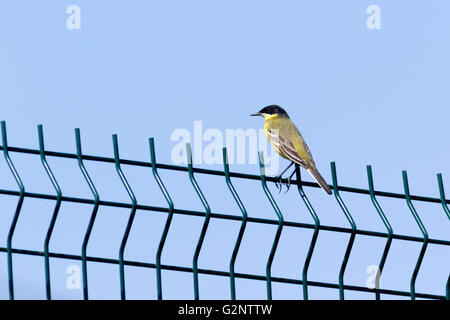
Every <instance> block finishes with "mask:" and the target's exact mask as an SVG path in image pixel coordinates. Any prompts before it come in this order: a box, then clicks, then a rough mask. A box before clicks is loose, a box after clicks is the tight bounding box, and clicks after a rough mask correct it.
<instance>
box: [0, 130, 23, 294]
mask: <svg viewBox="0 0 450 320" xmlns="http://www.w3.org/2000/svg"><path fill="white" fill-rule="evenodd" d="M1 127H2V141H3V155H4V157H5V160H6V163H7V164H8V167H9V169H10V171H11V173H12V175H13V177H14V180H15V181H16V183H17V186H18V187H19V200H18V201H17V205H16V210H15V212H14V216H13V218H12V221H11V225H10V227H9V232H8V237H7V239H6V248H7V249H6V250H7V251H6V252H7V256H8V287H9V299H10V300H14V277H13V261H12V240H13V236H14V231H15V230H16V225H17V221H18V220H19V215H20V210H21V209H22V204H23V200H24V198H25V187H24V185H23V183H22V179H20V176H19V173H18V172H17V170H16V168H15V167H14V164H13V162H12V160H11V158H10V156H9V152H8V139H7V136H6V123H5V121H2V122H1Z"/></svg>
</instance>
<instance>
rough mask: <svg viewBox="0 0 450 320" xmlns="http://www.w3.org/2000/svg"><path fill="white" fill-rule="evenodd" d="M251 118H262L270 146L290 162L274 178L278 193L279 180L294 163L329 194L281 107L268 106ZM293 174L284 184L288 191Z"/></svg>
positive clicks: (300, 138) (305, 146)
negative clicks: (303, 169)
mask: <svg viewBox="0 0 450 320" xmlns="http://www.w3.org/2000/svg"><path fill="white" fill-rule="evenodd" d="M251 116H261V117H264V119H265V122H264V132H265V133H266V136H267V139H268V140H269V142H270V144H271V145H272V147H273V148H274V149H275V150H276V151H277V152H278V153H279V154H280V156H282V157H283V158H285V159H287V160H289V161H291V163H290V164H289V166H288V167H287V168H286V169H284V170H283V171H282V172H281V174H280V175H278V176H277V177H276V179H277V181H276V182H275V184H276V186H277V187H278V183H279V185H280V187H279V189H280V191H281V188H282V182H281V180H282V177H283V174H284V173H285V172H286V171H287V170H289V168H290V167H291V166H292V165H293V164H294V163H295V164H298V165H300V166H302V167H303V168H305V169H306V171H308V172H309V173H310V174H311V176H312V177H313V178H314V180H316V182H317V183H318V184H319V186H320V187H321V188H322V189H323V190H324V191H325V192H326V193H328V194H331V189H330V187H329V185H328V184H327V182H326V181H325V179H324V178H323V177H322V176H321V175H320V173H319V170H317V167H316V164H315V163H314V160H313V158H312V155H311V151H309V148H308V146H307V144H306V142H305V140H304V139H303V137H302V135H301V134H300V131H299V130H298V129H297V127H296V126H295V124H294V123H293V122H292V121H291V119H290V118H289V115H288V114H287V112H286V111H285V110H284V109H283V108H282V107H280V106H279V105H275V104H273V105H269V106H267V107H264V108H262V109H261V110H260V111H258V112H256V113H252V114H251ZM294 173H295V170H294V172H293V173H292V174H291V175H290V176H289V178H288V182H287V184H286V186H287V189H288V190H289V187H290V181H291V178H292V176H293V175H294ZM286 192H287V190H286Z"/></svg>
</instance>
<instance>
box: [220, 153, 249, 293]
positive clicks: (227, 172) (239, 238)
mask: <svg viewBox="0 0 450 320" xmlns="http://www.w3.org/2000/svg"><path fill="white" fill-rule="evenodd" d="M222 151H223V166H224V172H225V181H226V183H227V186H228V189H229V190H230V192H231V195H232V196H233V198H234V200H235V201H236V204H237V205H238V207H239V210H241V213H242V222H241V227H240V228H239V233H238V236H237V238H236V243H235V245H234V249H233V253H232V255H231V260H230V287H231V288H230V289H231V300H236V283H235V273H234V264H235V262H236V257H237V254H238V252H239V247H240V245H241V242H242V237H243V236H244V231H245V227H246V225H247V210H246V209H245V207H244V204H243V203H242V201H241V199H240V198H239V195H238V194H237V192H236V189H235V188H234V186H233V184H232V183H231V179H230V167H229V165H228V157H227V149H226V148H223V150H222Z"/></svg>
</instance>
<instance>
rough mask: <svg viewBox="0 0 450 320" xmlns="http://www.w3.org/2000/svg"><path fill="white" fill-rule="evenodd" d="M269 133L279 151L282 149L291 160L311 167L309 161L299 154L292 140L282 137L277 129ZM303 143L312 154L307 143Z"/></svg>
mask: <svg viewBox="0 0 450 320" xmlns="http://www.w3.org/2000/svg"><path fill="white" fill-rule="evenodd" d="M267 134H268V137H269V139H270V142H271V143H272V144H273V145H274V147H276V148H277V149H278V150H279V151H281V152H282V153H283V154H284V155H285V156H286V157H287V158H288V159H289V160H291V161H293V162H295V163H297V164H299V165H302V166H304V167H309V164H308V162H307V161H306V160H305V159H303V158H302V157H301V156H300V155H299V154H298V152H297V150H296V149H295V147H294V144H293V143H292V141H289V140H286V139H284V138H283V137H281V136H280V135H279V134H278V132H277V130H270V131H269V132H268V133H267ZM303 145H304V146H305V149H306V150H307V152H308V154H311V153H310V152H309V149H308V147H307V146H306V144H305V143H303Z"/></svg>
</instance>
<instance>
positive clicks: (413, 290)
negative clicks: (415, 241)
mask: <svg viewBox="0 0 450 320" xmlns="http://www.w3.org/2000/svg"><path fill="white" fill-rule="evenodd" d="M402 175H403V186H404V189H405V197H406V203H407V204H408V207H409V210H410V211H411V213H412V215H413V217H414V220H416V223H417V225H418V226H419V229H420V232H422V235H423V244H422V248H421V249H420V253H419V258H418V259H417V263H416V266H415V268H414V271H413V274H412V277H411V283H410V290H411V300H415V299H416V279H417V274H418V273H419V269H420V266H421V265H422V260H423V257H424V255H425V251H426V250H427V246H428V232H427V230H426V229H425V226H424V225H423V223H422V220H420V217H419V214H418V213H417V211H416V209H415V208H414V205H413V204H412V201H411V197H410V195H409V184H408V175H407V173H406V171H405V170H404V171H402Z"/></svg>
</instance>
